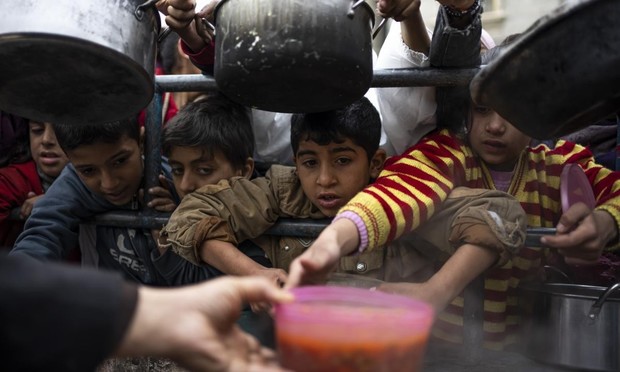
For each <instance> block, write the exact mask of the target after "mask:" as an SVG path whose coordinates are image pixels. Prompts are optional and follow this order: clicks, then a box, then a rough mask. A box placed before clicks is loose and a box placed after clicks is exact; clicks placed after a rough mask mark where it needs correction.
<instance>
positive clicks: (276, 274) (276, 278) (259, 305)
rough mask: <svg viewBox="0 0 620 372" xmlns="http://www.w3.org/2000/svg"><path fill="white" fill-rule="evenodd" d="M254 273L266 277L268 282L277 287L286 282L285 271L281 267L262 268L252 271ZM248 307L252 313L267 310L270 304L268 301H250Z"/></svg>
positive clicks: (269, 308)
mask: <svg viewBox="0 0 620 372" xmlns="http://www.w3.org/2000/svg"><path fill="white" fill-rule="evenodd" d="M254 275H258V276H262V277H264V278H267V279H268V280H269V281H270V282H272V283H275V284H276V285H277V286H278V287H283V286H284V283H286V277H287V275H286V271H284V270H282V269H270V268H262V269H260V270H258V271H256V272H255V273H254ZM250 308H251V309H252V312H254V313H260V312H269V311H270V310H271V304H270V303H269V302H251V303H250Z"/></svg>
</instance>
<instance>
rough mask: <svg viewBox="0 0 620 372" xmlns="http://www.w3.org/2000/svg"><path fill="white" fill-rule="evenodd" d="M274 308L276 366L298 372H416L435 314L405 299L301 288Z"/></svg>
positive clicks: (348, 290) (339, 289)
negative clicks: (291, 300)
mask: <svg viewBox="0 0 620 372" xmlns="http://www.w3.org/2000/svg"><path fill="white" fill-rule="evenodd" d="M293 292H294V294H295V301H294V302H292V303H289V304H282V305H277V306H276V313H275V314H276V317H275V319H276V338H277V343H278V356H279V358H280V362H281V364H282V365H283V366H284V367H286V368H289V369H292V370H294V371H297V372H303V371H330V372H331V371H334V372H338V371H356V372H363V371H373V372H376V371H390V372H391V371H412V372H413V371H420V370H421V364H422V360H423V358H424V351H425V349H426V343H427V340H428V335H429V331H430V327H431V325H432V322H433V317H434V313H433V310H432V308H431V306H430V305H428V304H426V303H423V302H420V301H416V300H413V299H409V298H407V297H402V296H396V295H390V294H386V293H382V292H375V291H369V290H365V289H359V288H348V287H316V286H314V287H302V288H296V289H294V290H293Z"/></svg>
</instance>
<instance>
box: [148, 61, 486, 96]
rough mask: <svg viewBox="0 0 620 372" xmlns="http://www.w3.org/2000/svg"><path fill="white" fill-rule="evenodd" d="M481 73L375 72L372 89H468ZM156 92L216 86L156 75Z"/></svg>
mask: <svg viewBox="0 0 620 372" xmlns="http://www.w3.org/2000/svg"><path fill="white" fill-rule="evenodd" d="M478 71H479V69H478V68H465V69H457V68H455V69H446V68H441V69H440V68H432V67H415V68H400V69H376V70H374V71H373V78H372V83H371V86H372V87H376V88H388V87H419V86H438V87H450V86H461V85H467V84H469V82H470V81H471V79H472V78H473V77H474V75H475V74H476V73H477V72H478ZM155 86H156V88H157V89H159V90H162V91H167V92H183V91H188V92H194V91H196V92H197V91H215V90H217V84H216V83H215V79H214V78H213V77H212V76H209V75H202V74H187V75H157V76H155Z"/></svg>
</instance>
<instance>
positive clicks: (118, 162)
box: [112, 157, 127, 167]
mask: <svg viewBox="0 0 620 372" xmlns="http://www.w3.org/2000/svg"><path fill="white" fill-rule="evenodd" d="M126 162H127V158H126V157H122V158H118V159H116V160H114V163H112V166H114V167H118V166H120V165H123V164H124V163H126Z"/></svg>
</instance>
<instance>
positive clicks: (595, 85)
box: [471, 0, 620, 139]
mask: <svg viewBox="0 0 620 372" xmlns="http://www.w3.org/2000/svg"><path fill="white" fill-rule="evenodd" d="M566 3H567V4H566V5H565V6H563V7H560V8H558V9H557V10H556V11H554V12H553V13H552V14H550V15H548V16H545V17H543V18H541V19H539V20H538V21H537V22H536V23H534V24H533V25H532V26H531V27H530V28H529V29H528V30H527V31H526V32H524V33H523V34H522V35H521V36H520V37H519V38H518V39H517V41H516V42H514V44H512V45H511V46H510V47H508V48H506V49H505V50H504V52H503V53H502V54H501V56H499V57H498V58H497V59H495V60H493V61H491V62H490V63H489V64H488V65H487V66H486V67H484V68H483V69H481V70H480V72H479V73H478V74H477V75H476V76H475V77H474V79H473V80H472V82H471V93H472V98H473V99H474V101H475V102H477V103H479V104H481V105H485V106H489V107H491V108H492V109H494V110H495V111H497V113H499V114H500V115H501V116H502V117H504V118H506V119H507V120H508V121H509V122H510V123H511V124H512V125H514V126H515V127H517V128H519V129H520V130H521V131H522V132H524V133H526V134H528V135H530V136H532V137H534V138H538V139H548V138H553V137H559V136H562V135H565V134H568V133H571V132H574V131H576V130H578V129H581V128H583V127H585V126H588V125H591V124H593V123H594V122H596V121H598V120H600V119H603V118H605V117H607V116H609V115H610V114H613V113H615V112H616V111H618V110H619V109H620V68H618V66H620V37H619V35H620V22H618V14H620V1H617V0H579V1H571V2H566Z"/></svg>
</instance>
